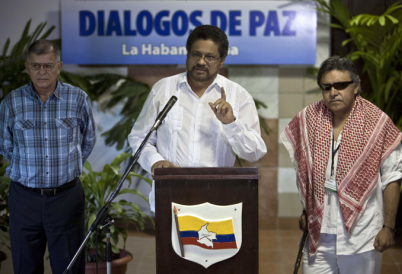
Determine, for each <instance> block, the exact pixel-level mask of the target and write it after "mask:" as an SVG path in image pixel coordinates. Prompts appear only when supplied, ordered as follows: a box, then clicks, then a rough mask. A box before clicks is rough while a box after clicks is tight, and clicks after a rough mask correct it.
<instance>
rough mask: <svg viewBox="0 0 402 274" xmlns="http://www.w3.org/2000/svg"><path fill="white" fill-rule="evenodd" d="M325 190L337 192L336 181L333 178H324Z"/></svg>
mask: <svg viewBox="0 0 402 274" xmlns="http://www.w3.org/2000/svg"><path fill="white" fill-rule="evenodd" d="M325 190H328V191H332V192H335V193H336V192H337V190H336V181H335V180H334V179H330V178H326V179H325Z"/></svg>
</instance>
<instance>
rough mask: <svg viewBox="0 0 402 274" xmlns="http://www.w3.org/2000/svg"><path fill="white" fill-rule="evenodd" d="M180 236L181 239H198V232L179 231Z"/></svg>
mask: <svg viewBox="0 0 402 274" xmlns="http://www.w3.org/2000/svg"><path fill="white" fill-rule="evenodd" d="M180 236H181V237H182V238H187V237H193V238H197V239H198V232H197V231H192V230H190V231H180Z"/></svg>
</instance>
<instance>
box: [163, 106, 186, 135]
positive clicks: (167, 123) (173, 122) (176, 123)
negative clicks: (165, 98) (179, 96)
mask: <svg viewBox="0 0 402 274" xmlns="http://www.w3.org/2000/svg"><path fill="white" fill-rule="evenodd" d="M162 110H163V107H160V108H159V113H161V112H162ZM182 127H183V107H179V106H177V105H176V106H174V107H173V108H172V109H171V110H170V111H169V113H168V114H167V115H166V117H165V120H164V121H163V124H162V125H161V128H165V130H167V131H170V132H171V131H177V130H180V129H182Z"/></svg>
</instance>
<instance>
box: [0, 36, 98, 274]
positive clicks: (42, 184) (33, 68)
mask: <svg viewBox="0 0 402 274" xmlns="http://www.w3.org/2000/svg"><path fill="white" fill-rule="evenodd" d="M62 66H63V63H62V62H61V60H60V50H59V49H58V47H57V45H56V44H54V43H53V42H51V41H49V40H37V41H35V42H33V43H32V44H31V45H30V46H29V48H28V54H27V61H26V63H25V68H26V70H27V72H28V74H29V76H30V78H31V81H32V82H31V83H29V84H27V85H25V86H23V87H21V88H18V89H16V90H14V91H12V92H11V93H10V94H8V95H7V96H6V98H4V100H3V101H2V102H1V105H0V153H1V154H2V155H3V156H4V158H6V160H7V161H8V162H9V163H10V165H9V166H8V167H7V174H8V175H9V176H10V178H11V179H12V181H11V184H10V189H9V208H10V241H11V252H12V259H13V267H14V273H21V274H22V273H24V274H27V273H43V272H44V267H43V256H44V253H45V249H46V243H48V249H49V255H50V264H51V267H52V272H53V273H62V272H63V271H64V270H65V269H66V268H67V265H68V264H69V262H70V260H71V259H72V257H73V256H74V254H75V252H76V250H78V248H79V246H80V244H81V242H82V241H83V239H84V203H85V200H84V192H83V189H82V185H81V182H80V180H79V176H80V174H81V171H82V166H83V164H84V163H85V161H86V159H87V158H88V156H89V154H90V153H91V151H92V148H93V147H94V145H95V133H96V132H95V123H94V119H93V115H92V109H91V104H90V100H89V98H88V95H87V94H85V92H84V91H82V90H81V89H79V88H77V87H74V86H71V85H68V84H65V83H63V82H61V81H59V80H58V79H57V75H59V74H60V70H61V68H62ZM72 272H73V273H84V272H85V255H84V253H82V254H81V256H80V258H79V262H76V263H75V265H74V267H73V268H72Z"/></svg>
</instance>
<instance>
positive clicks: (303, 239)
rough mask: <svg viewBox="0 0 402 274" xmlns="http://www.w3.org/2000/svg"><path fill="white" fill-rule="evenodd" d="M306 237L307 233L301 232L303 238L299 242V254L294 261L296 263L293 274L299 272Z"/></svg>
mask: <svg viewBox="0 0 402 274" xmlns="http://www.w3.org/2000/svg"><path fill="white" fill-rule="evenodd" d="M307 235H308V232H307V230H306V231H304V232H303V237H302V240H301V242H300V247H299V252H298V253H297V259H296V263H295V270H294V271H293V274H297V272H298V271H299V267H300V262H301V258H302V255H303V248H304V244H305V242H306V239H307Z"/></svg>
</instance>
